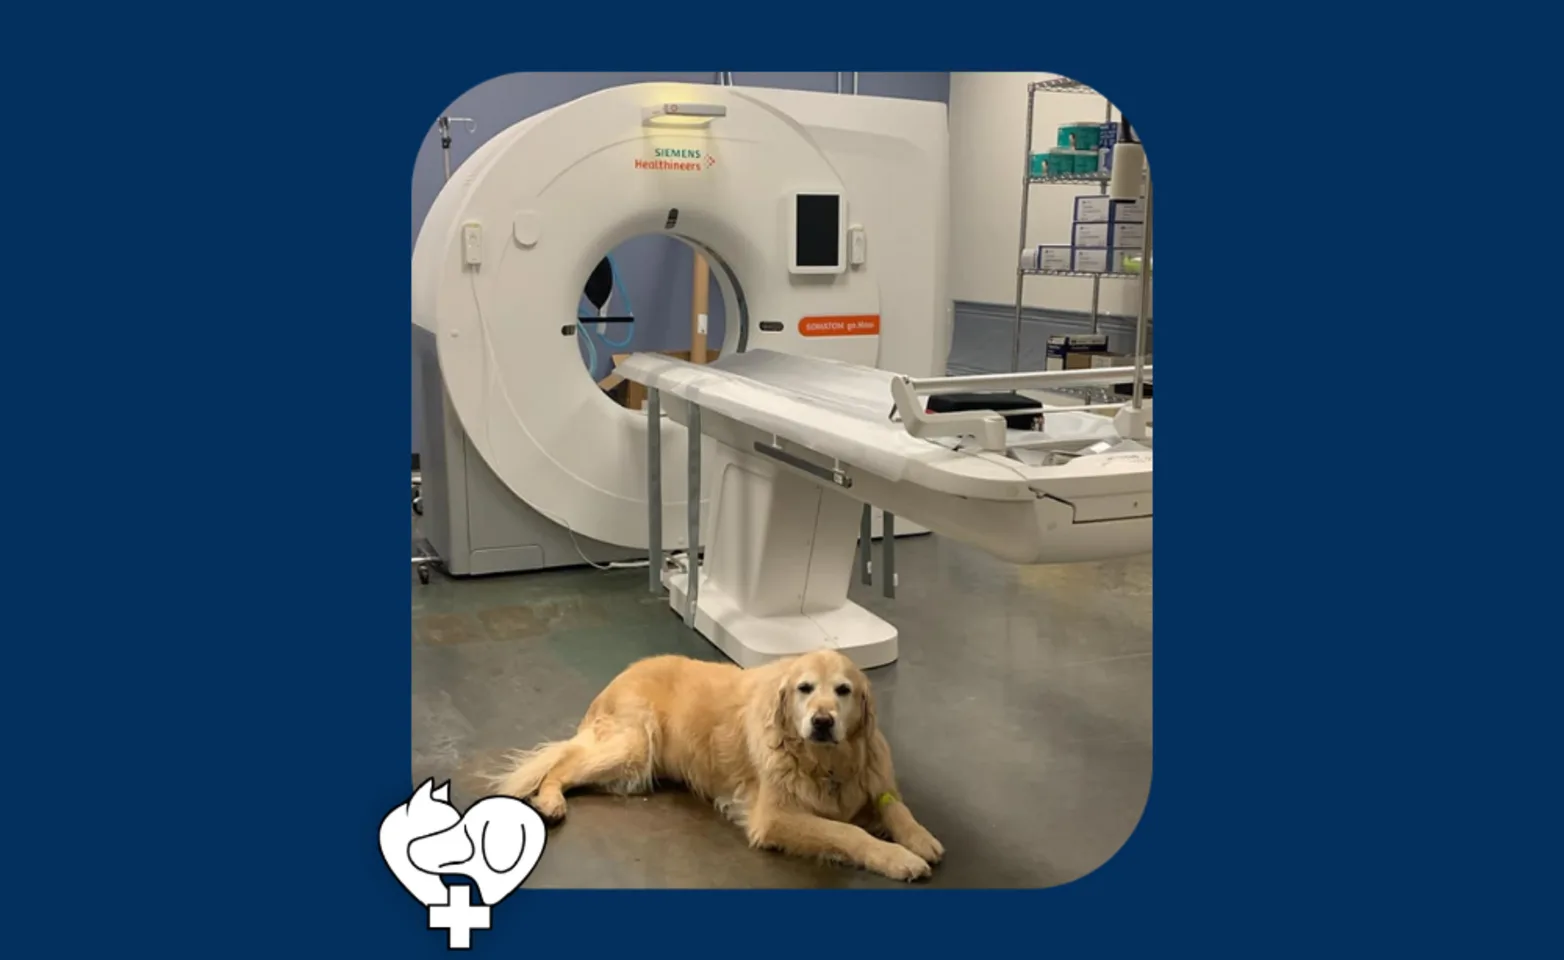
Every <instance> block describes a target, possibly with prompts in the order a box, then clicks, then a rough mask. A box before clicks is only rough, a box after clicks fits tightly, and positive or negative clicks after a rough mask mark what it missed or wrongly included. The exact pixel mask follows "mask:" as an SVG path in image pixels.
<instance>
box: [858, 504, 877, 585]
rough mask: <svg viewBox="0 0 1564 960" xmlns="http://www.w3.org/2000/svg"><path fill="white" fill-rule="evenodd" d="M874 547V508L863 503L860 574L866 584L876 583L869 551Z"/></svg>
mask: <svg viewBox="0 0 1564 960" xmlns="http://www.w3.org/2000/svg"><path fill="white" fill-rule="evenodd" d="M873 549H874V508H873V507H871V506H869V505H868V504H867V503H866V504H864V505H863V516H862V517H861V518H860V519H859V521H858V575H859V576H860V577H862V578H863V582H864V583H865V584H873V583H874V574H873V573H872V572H871V571H870V569H869V551H870V550H873Z"/></svg>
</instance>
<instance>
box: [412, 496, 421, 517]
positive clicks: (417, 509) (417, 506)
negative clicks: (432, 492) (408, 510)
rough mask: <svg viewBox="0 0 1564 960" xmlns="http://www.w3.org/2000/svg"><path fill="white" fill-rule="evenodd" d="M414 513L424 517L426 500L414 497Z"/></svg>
mask: <svg viewBox="0 0 1564 960" xmlns="http://www.w3.org/2000/svg"><path fill="white" fill-rule="evenodd" d="M413 512H414V513H416V514H418V515H419V516H420V517H421V516H423V515H424V498H423V497H414V498H413Z"/></svg>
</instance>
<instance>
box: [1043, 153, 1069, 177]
mask: <svg viewBox="0 0 1564 960" xmlns="http://www.w3.org/2000/svg"><path fill="white" fill-rule="evenodd" d="M1046 176H1050V177H1073V176H1075V152H1074V151H1073V150H1065V149H1063V148H1060V147H1055V148H1053V149H1052V150H1050V151H1048V173H1047V174H1046Z"/></svg>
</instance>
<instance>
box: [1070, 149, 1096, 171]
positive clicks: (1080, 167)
mask: <svg viewBox="0 0 1564 960" xmlns="http://www.w3.org/2000/svg"><path fill="white" fill-rule="evenodd" d="M1100 160H1101V158H1099V157H1098V156H1097V151H1096V150H1077V151H1075V174H1076V176H1090V175H1091V174H1094V173H1096V172H1097V167H1098V164H1099V162H1100Z"/></svg>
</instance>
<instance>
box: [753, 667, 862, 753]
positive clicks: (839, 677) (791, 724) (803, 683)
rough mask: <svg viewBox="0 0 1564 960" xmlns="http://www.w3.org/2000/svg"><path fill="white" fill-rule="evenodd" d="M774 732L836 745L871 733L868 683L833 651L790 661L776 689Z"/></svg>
mask: <svg viewBox="0 0 1564 960" xmlns="http://www.w3.org/2000/svg"><path fill="white" fill-rule="evenodd" d="M775 723H776V725H777V727H778V728H780V729H781V730H783V731H786V732H787V733H788V734H789V735H790V736H795V737H798V738H800V739H803V740H808V741H810V742H812V743H821V744H833V743H842V742H844V741H846V740H850V739H853V738H855V737H859V736H863V735H864V734H865V733H867V732H868V731H870V730H873V729H874V695H873V694H872V693H871V692H870V691H869V679H868V678H867V677H865V676H864V674H863V671H862V670H859V669H858V666H857V665H856V664H854V663H853V662H852V661H851V660H849V659H848V658H847V657H845V656H843V655H842V654H840V653H838V652H836V651H835V650H819V651H816V652H814V653H806V654H804V655H803V656H800V657H796V658H794V659H793V660H792V661H791V662H790V663H789V664H788V666H787V669H786V670H784V671H783V673H782V680H781V682H780V689H779V690H778V691H777V712H776V718H775Z"/></svg>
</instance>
